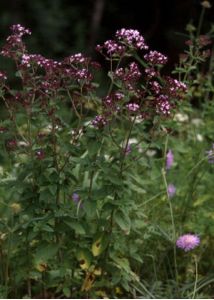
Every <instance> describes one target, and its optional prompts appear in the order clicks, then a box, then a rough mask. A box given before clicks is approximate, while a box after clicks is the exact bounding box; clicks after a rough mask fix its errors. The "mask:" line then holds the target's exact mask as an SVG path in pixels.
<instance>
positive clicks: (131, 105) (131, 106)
mask: <svg viewBox="0 0 214 300" xmlns="http://www.w3.org/2000/svg"><path fill="white" fill-rule="evenodd" d="M126 107H127V109H128V110H129V111H131V112H136V111H138V110H139V108H140V106H139V105H138V104H137V103H129V104H127V105H126Z"/></svg>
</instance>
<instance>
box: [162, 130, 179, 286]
mask: <svg viewBox="0 0 214 300" xmlns="http://www.w3.org/2000/svg"><path fill="white" fill-rule="evenodd" d="M168 140H169V136H168V135H167V136H166V142H165V149H164V164H165V161H166V153H167V146H168ZM162 176H163V182H164V186H165V189H166V195H167V200H168V204H169V210H170V217H171V223H172V234H173V252H174V266H175V279H176V282H177V283H178V268H177V258H176V256H177V254H176V243H175V242H176V230H175V220H174V214H173V208H172V203H171V200H170V197H169V193H168V184H167V179H166V171H165V165H164V166H163V168H162Z"/></svg>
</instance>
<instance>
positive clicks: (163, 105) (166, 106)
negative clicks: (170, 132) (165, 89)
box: [156, 95, 171, 115]
mask: <svg viewBox="0 0 214 300" xmlns="http://www.w3.org/2000/svg"><path fill="white" fill-rule="evenodd" d="M170 109H171V105H170V103H169V97H168V96H167V95H160V96H158V97H157V98H156V111H157V113H162V114H163V115H170Z"/></svg>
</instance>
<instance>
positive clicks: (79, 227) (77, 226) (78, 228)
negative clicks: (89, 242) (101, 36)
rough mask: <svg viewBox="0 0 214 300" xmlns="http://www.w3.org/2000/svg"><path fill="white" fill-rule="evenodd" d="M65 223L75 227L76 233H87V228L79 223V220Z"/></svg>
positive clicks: (72, 227)
mask: <svg viewBox="0 0 214 300" xmlns="http://www.w3.org/2000/svg"><path fill="white" fill-rule="evenodd" d="M64 223H65V224H66V225H68V226H69V227H70V228H71V229H73V230H74V231H75V233H76V234H80V235H81V234H85V228H84V227H83V226H82V224H80V223H79V221H76V222H71V221H64Z"/></svg>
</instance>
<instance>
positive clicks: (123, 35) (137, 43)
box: [116, 28, 148, 50]
mask: <svg viewBox="0 0 214 300" xmlns="http://www.w3.org/2000/svg"><path fill="white" fill-rule="evenodd" d="M116 38H117V39H118V40H119V41H122V42H123V43H124V44H126V45H128V46H129V47H133V48H136V49H146V50H147V49H148V46H147V45H146V43H145V40H144V37H143V36H142V35H141V34H140V32H139V31H138V30H133V29H125V28H122V29H120V30H118V31H117V32H116Z"/></svg>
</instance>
